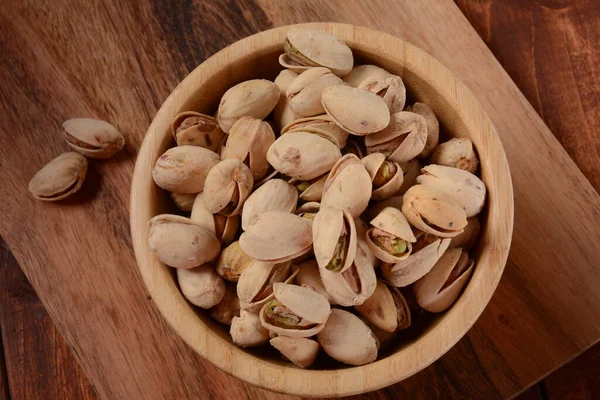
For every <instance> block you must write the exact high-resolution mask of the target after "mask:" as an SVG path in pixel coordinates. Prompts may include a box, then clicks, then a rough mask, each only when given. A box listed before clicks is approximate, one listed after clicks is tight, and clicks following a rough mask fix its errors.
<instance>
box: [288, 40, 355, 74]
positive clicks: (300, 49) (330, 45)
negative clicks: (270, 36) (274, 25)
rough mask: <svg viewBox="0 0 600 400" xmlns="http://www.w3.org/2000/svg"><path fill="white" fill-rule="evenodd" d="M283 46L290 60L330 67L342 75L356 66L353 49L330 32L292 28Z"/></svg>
mask: <svg viewBox="0 0 600 400" xmlns="http://www.w3.org/2000/svg"><path fill="white" fill-rule="evenodd" d="M283 48H284V50H285V54H286V55H287V57H288V58H289V60H291V61H292V62H294V63H295V64H298V65H301V66H309V67H325V68H329V69H330V70H331V71H332V72H333V73H334V74H336V75H337V76H340V77H343V76H345V75H347V74H348V73H349V72H350V71H351V70H352V67H353V66H354V57H353V56H352V50H350V48H349V47H348V46H347V45H346V43H344V41H343V40H342V39H340V38H338V37H337V36H334V35H332V34H331V33H328V32H324V31H319V30H315V29H308V28H296V29H291V30H289V31H288V33H287V36H286V38H285V41H284V44H283ZM284 67H285V65H284Z"/></svg>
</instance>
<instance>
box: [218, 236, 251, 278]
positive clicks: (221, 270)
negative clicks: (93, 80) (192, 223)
mask: <svg viewBox="0 0 600 400" xmlns="http://www.w3.org/2000/svg"><path fill="white" fill-rule="evenodd" d="M251 262H252V258H251V257H250V256H248V255H247V254H246V253H244V251H243V250H242V248H241V246H240V242H239V241H235V242H233V243H231V244H230V245H229V246H227V247H226V248H225V249H223V251H222V252H221V255H220V256H219V260H218V261H217V268H216V270H217V273H218V274H219V275H220V276H222V277H223V278H224V279H227V280H228V281H231V282H237V281H238V280H239V279H240V276H241V274H242V273H243V272H244V270H245V269H246V268H248V266H249V265H250V263H251Z"/></svg>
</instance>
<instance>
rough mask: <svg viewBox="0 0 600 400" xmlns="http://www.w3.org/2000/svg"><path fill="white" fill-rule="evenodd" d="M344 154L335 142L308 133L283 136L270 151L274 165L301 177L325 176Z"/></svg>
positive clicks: (289, 174) (285, 172)
mask: <svg viewBox="0 0 600 400" xmlns="http://www.w3.org/2000/svg"><path fill="white" fill-rule="evenodd" d="M341 156H342V154H341V153H340V149H338V147H337V146H336V145H335V144H333V143H331V142H330V141H329V140H327V139H325V138H322V137H320V136H318V135H314V134H312V133H308V132H291V133H287V134H285V135H282V136H281V137H279V138H278V139H277V140H276V141H275V143H273V145H272V146H271V147H270V148H269V151H268V152H267V160H268V161H269V163H270V164H271V165H272V166H273V168H275V169H276V170H277V171H279V172H281V173H282V174H285V175H288V176H291V177H292V178H297V179H300V180H311V179H314V178H316V177H318V176H321V175H323V174H324V173H326V172H327V171H329V170H330V169H331V167H333V165H334V164H335V163H336V161H337V160H339V159H340V157H341Z"/></svg>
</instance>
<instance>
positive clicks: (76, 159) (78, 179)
mask: <svg viewBox="0 0 600 400" xmlns="http://www.w3.org/2000/svg"><path fill="white" fill-rule="evenodd" d="M87 168H88V163H87V160H86V159H85V157H84V156H82V155H81V154H79V153H75V152H68V153H63V154H61V155H59V156H58V157H56V158H54V159H53V160H52V161H50V162H49V163H48V164H46V165H45V166H44V167H43V168H42V169H40V170H39V171H38V172H37V173H36V174H35V175H34V176H33V178H31V181H30V182H29V192H30V193H31V194H32V196H33V197H35V198H36V199H38V200H42V201H58V200H62V199H64V198H67V197H69V196H70V195H72V194H73V193H75V192H77V191H78V190H79V189H80V188H81V186H82V185H83V181H84V180H85V175H86V174H87Z"/></svg>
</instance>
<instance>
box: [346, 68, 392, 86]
mask: <svg viewBox="0 0 600 400" xmlns="http://www.w3.org/2000/svg"><path fill="white" fill-rule="evenodd" d="M388 75H390V73H389V72H388V71H386V70H385V69H383V68H381V67H378V66H376V65H371V64H364V65H357V66H355V67H354V68H352V71H350V73H349V74H348V75H346V76H344V82H346V83H347V84H348V85H350V86H352V87H355V88H357V87H360V86H361V85H364V83H365V82H369V81H374V80H377V79H383V78H385V77H386V76H388Z"/></svg>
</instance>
